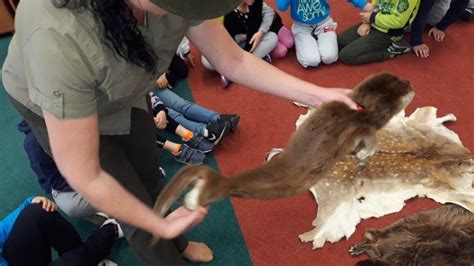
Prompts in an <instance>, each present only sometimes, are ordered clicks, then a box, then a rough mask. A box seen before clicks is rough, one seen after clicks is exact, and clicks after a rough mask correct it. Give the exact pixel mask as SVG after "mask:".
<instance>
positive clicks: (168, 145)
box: [151, 95, 224, 165]
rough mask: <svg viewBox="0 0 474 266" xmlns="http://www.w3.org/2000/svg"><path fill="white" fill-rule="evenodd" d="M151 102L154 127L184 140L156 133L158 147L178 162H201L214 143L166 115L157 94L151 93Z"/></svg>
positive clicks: (195, 163)
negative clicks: (181, 142)
mask: <svg viewBox="0 0 474 266" xmlns="http://www.w3.org/2000/svg"><path fill="white" fill-rule="evenodd" d="M151 102H152V108H153V116H154V118H155V124H156V127H157V128H159V129H164V130H166V131H168V132H171V133H173V134H176V135H178V136H180V137H181V138H182V139H183V141H184V142H185V143H184V144H178V143H175V142H172V141H169V140H167V139H166V138H165V137H163V136H161V135H160V134H158V133H157V134H156V144H157V145H158V147H160V148H164V149H165V150H167V151H169V152H170V153H171V154H172V155H173V156H174V158H175V160H176V161H178V162H180V163H184V164H188V165H199V164H202V163H203V162H204V159H205V158H206V155H205V153H208V152H211V151H212V149H213V148H214V144H213V143H211V142H209V141H207V140H206V139H205V138H204V137H202V136H199V135H197V134H194V133H193V132H192V131H190V130H188V129H186V128H185V127H183V126H181V125H179V124H178V123H177V122H176V121H175V120H174V119H173V118H171V117H170V116H169V115H168V111H167V109H166V108H165V106H164V104H163V102H161V101H160V99H159V98H158V97H157V96H155V95H153V96H152V97H151ZM223 134H224V133H223Z"/></svg>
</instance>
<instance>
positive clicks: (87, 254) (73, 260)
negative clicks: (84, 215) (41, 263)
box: [49, 224, 116, 266]
mask: <svg viewBox="0 0 474 266" xmlns="http://www.w3.org/2000/svg"><path fill="white" fill-rule="evenodd" d="M115 236H116V232H115V228H114V225H112V224H108V225H105V226H103V227H101V228H99V229H97V231H95V232H94V233H93V234H92V235H91V236H89V238H88V239H87V240H86V241H85V242H84V244H82V245H81V246H80V247H79V248H76V249H74V250H70V251H67V252H64V254H63V256H62V257H61V258H60V259H57V260H55V261H54V262H52V263H51V264H49V266H59V265H65V266H66V265H67V266H69V265H78V266H79V265H97V264H99V262H100V261H102V260H103V259H104V258H105V257H106V256H107V255H108V254H109V253H110V250H111V249H112V246H113V245H114V240H115Z"/></svg>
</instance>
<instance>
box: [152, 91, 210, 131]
mask: <svg viewBox="0 0 474 266" xmlns="http://www.w3.org/2000/svg"><path fill="white" fill-rule="evenodd" d="M153 93H154V94H155V95H156V96H158V98H160V100H161V101H162V102H163V104H164V105H165V106H166V108H167V109H168V115H169V116H170V117H171V118H173V119H174V120H176V122H178V124H180V125H182V126H183V127H185V128H187V129H189V130H191V131H193V132H195V133H198V134H202V133H203V130H204V128H205V127H206V125H207V124H208V123H211V122H214V121H217V119H218V118H219V113H217V112H214V111H211V110H209V109H206V108H204V107H202V106H199V105H197V104H194V103H192V102H189V101H187V100H185V99H183V98H182V97H180V96H179V95H177V94H176V93H174V92H173V91H171V90H169V89H164V90H159V89H157V90H155V91H154V92H153Z"/></svg>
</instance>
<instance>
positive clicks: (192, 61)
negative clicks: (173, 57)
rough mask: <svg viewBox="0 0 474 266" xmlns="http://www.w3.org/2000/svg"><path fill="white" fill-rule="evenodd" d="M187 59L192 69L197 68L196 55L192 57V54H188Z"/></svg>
mask: <svg viewBox="0 0 474 266" xmlns="http://www.w3.org/2000/svg"><path fill="white" fill-rule="evenodd" d="M185 57H186V60H187V61H188V62H189V64H190V65H191V66H192V67H196V60H195V59H194V55H192V54H191V53H188V54H187V55H186V56H185ZM165 78H166V77H165Z"/></svg>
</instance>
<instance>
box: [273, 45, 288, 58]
mask: <svg viewBox="0 0 474 266" xmlns="http://www.w3.org/2000/svg"><path fill="white" fill-rule="evenodd" d="M287 53H288V48H286V46H285V45H283V44H282V43H280V42H278V43H277V46H276V47H275V49H273V51H272V52H271V53H270V56H271V57H272V58H281V57H284V56H285V55H286V54H287Z"/></svg>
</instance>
